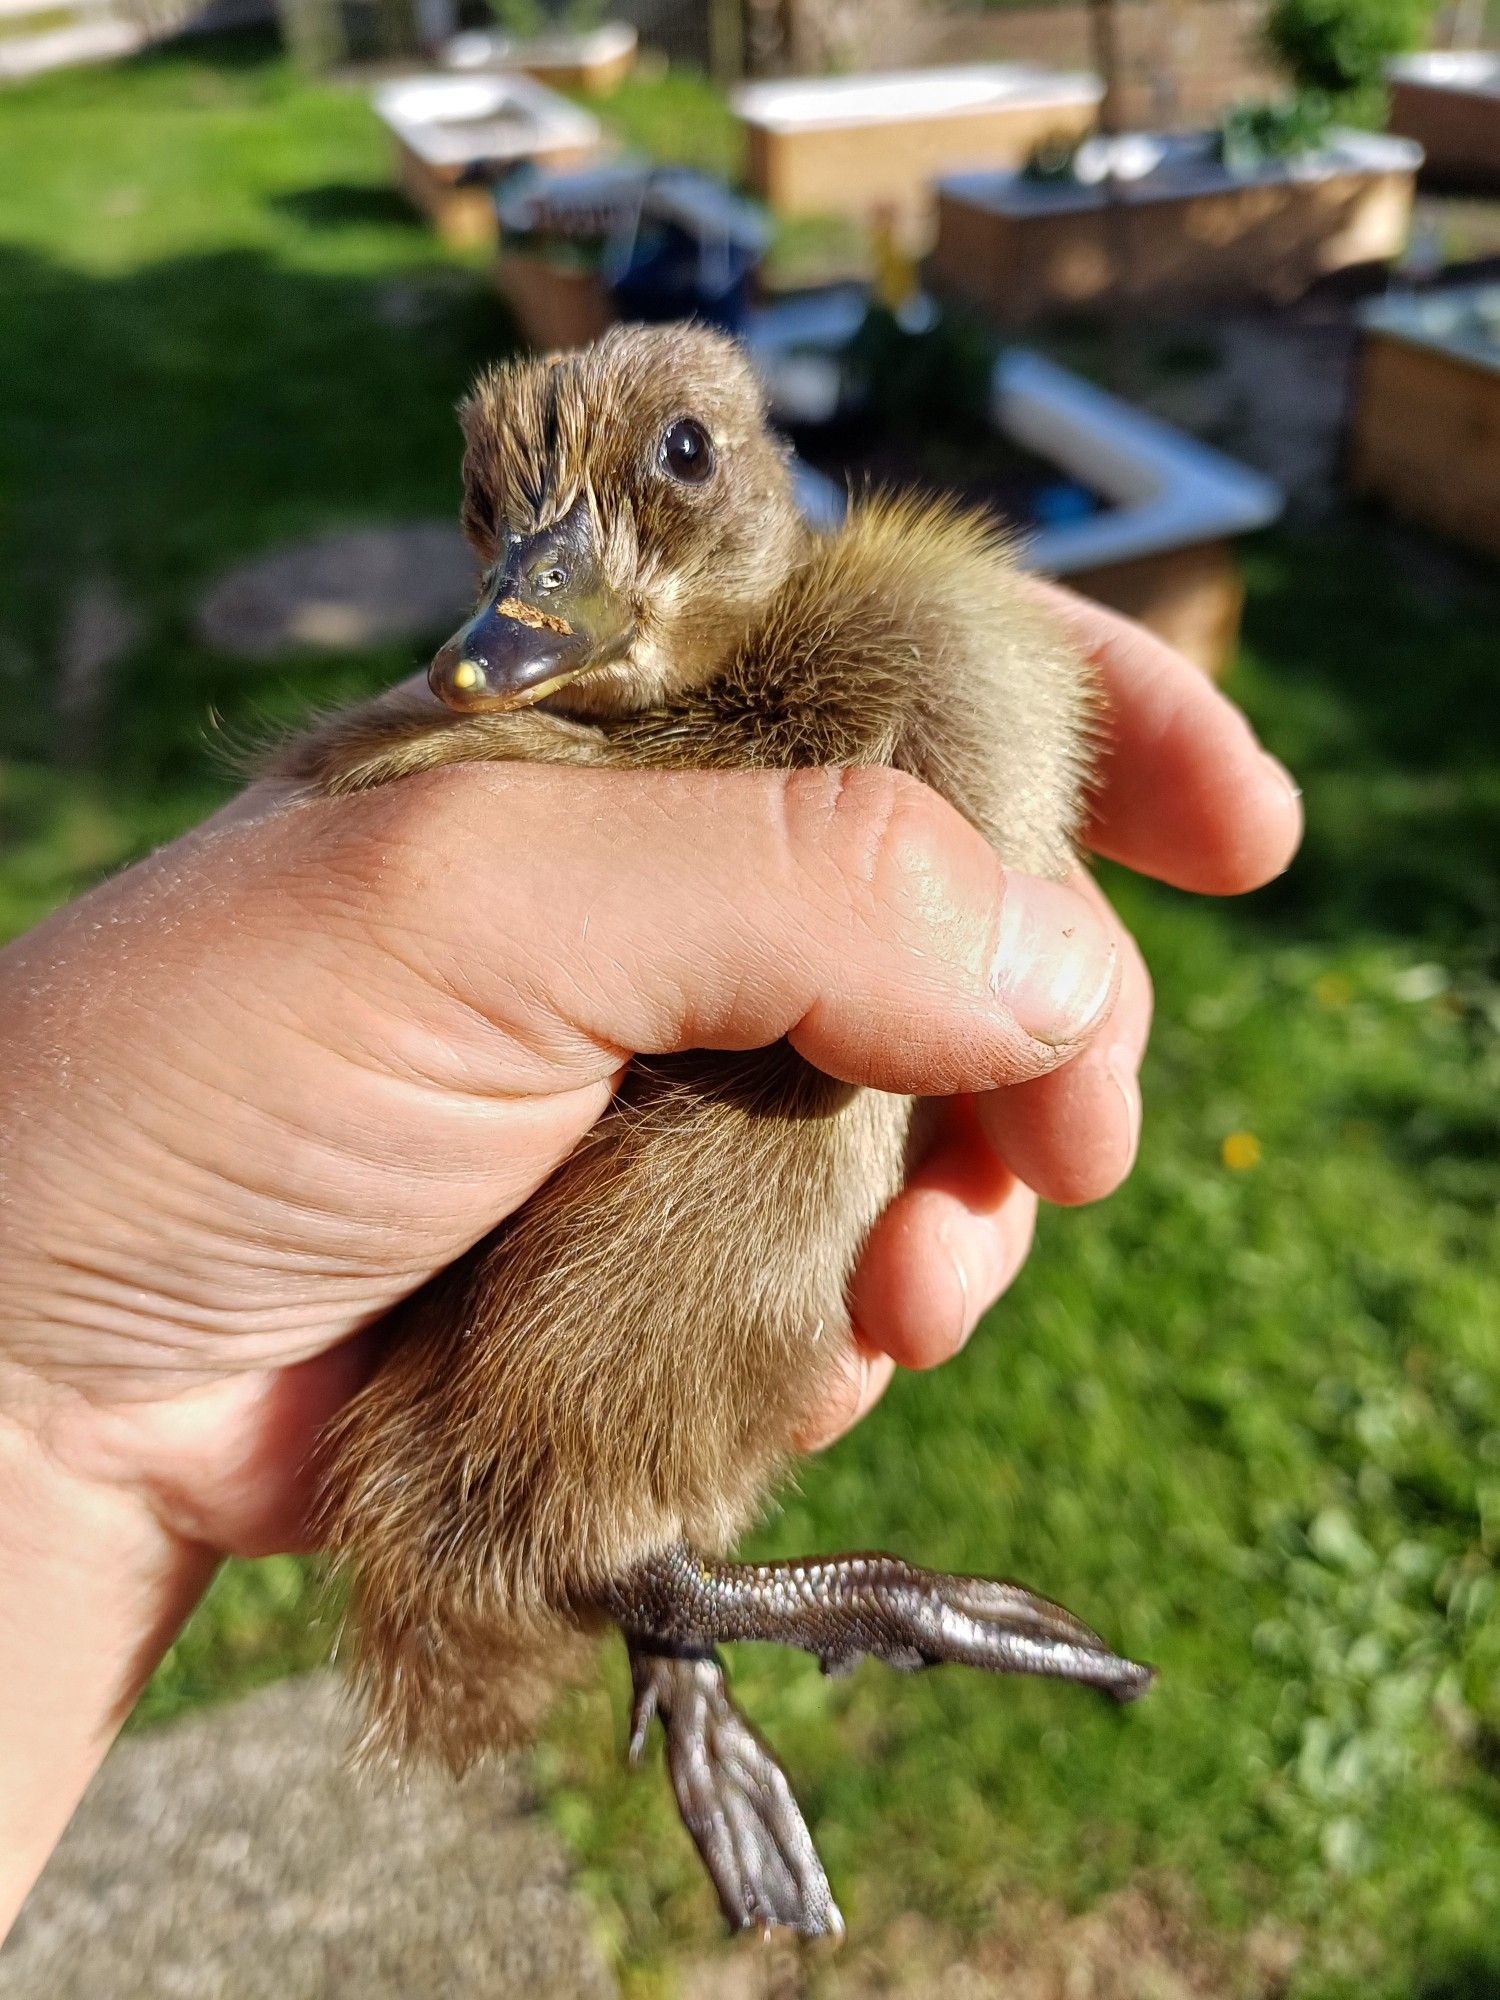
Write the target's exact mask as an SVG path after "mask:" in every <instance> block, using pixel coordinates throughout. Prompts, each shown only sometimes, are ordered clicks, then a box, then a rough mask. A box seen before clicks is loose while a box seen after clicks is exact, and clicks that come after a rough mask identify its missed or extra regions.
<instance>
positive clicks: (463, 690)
mask: <svg viewBox="0 0 1500 2000" xmlns="http://www.w3.org/2000/svg"><path fill="white" fill-rule="evenodd" d="M483 678H484V674H483V671H482V669H481V668H479V667H477V666H476V665H475V664H474V662H473V661H472V660H460V661H459V663H458V665H457V666H456V667H455V668H454V669H453V685H454V686H455V687H456V688H457V689H458V691H459V693H460V694H467V693H468V692H469V690H470V688H477V687H478V685H479V683H480V682H481V680H483Z"/></svg>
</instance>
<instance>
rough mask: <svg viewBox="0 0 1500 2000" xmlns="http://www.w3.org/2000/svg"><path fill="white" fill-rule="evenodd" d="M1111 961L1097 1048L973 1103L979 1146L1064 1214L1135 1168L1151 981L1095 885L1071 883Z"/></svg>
mask: <svg viewBox="0 0 1500 2000" xmlns="http://www.w3.org/2000/svg"><path fill="white" fill-rule="evenodd" d="M1078 886H1079V888H1080V890H1081V891H1082V892H1083V893H1084V894H1086V895H1088V896H1089V898H1090V900H1091V901H1092V902H1093V903H1094V905H1095V908H1096V909H1097V911H1098V912H1099V915H1100V918H1101V920H1102V921H1104V922H1106V923H1108V924H1109V925H1110V926H1111V928H1112V930H1113V932H1114V936H1115V941H1116V945H1117V948H1118V951H1119V956H1120V968H1121V970H1120V993H1119V998H1118V999H1117V1001H1116V1002H1115V1006H1114V1008H1113V1010H1112V1012H1111V1014H1110V1017H1109V1024H1108V1027H1107V1028H1106V1030H1105V1031H1104V1033H1103V1034H1102V1035H1101V1036H1100V1037H1099V1040H1098V1041H1097V1042H1094V1043H1091V1044H1090V1046H1089V1047H1088V1048H1086V1049H1084V1050H1082V1051H1081V1052H1080V1054H1078V1055H1077V1056H1075V1057H1074V1059H1073V1061H1071V1062H1070V1063H1067V1064H1066V1065H1065V1066H1064V1067H1063V1068H1061V1069H1058V1070H1054V1071H1053V1072H1052V1074H1051V1075H1050V1076H1044V1077H1036V1078H1033V1079H1031V1080H1029V1081H1027V1082H1023V1083H1018V1084H1016V1085H1014V1086H1013V1087H1012V1088H1010V1089H1007V1090H996V1091H991V1092H989V1093H987V1094H986V1095H985V1096H984V1097H982V1098H979V1099H977V1100H976V1101H975V1111H976V1115H977V1117H978V1120H979V1123H980V1125H981V1127H982V1129H983V1131H984V1134H985V1136H986V1138H987V1139H988V1141H989V1143H990V1144H991V1145H992V1146H993V1147H994V1149H995V1151H996V1153H997V1154H998V1155H999V1157H1000V1158H1001V1159H1002V1160H1003V1161H1004V1162H1005V1164H1006V1166H1008V1167H1009V1168H1010V1170H1011V1172H1012V1173H1014V1174H1016V1175H1017V1176H1019V1178H1020V1179H1021V1180H1023V1181H1024V1182H1025V1183H1026V1185H1027V1186H1028V1187H1030V1188H1033V1189H1034V1190H1035V1191H1036V1193H1037V1194H1039V1195H1040V1196H1041V1197H1042V1199H1043V1200H1044V1201H1051V1202H1059V1203H1063V1204H1066V1205H1069V1206H1072V1205H1075V1204H1077V1203H1079V1202H1086V1201H1099V1200H1102V1199H1103V1197H1104V1196H1105V1195H1108V1194H1112V1193H1113V1192H1114V1190H1115V1189H1116V1188H1117V1187H1118V1186H1119V1185H1120V1183H1121V1181H1123V1180H1124V1179H1125V1176H1126V1175H1127V1174H1128V1173H1129V1172H1130V1169H1131V1167H1132V1166H1133V1165H1134V1164H1135V1155H1136V1148H1137V1147H1138V1145H1139V1143H1140V1136H1141V1092H1140V1084H1139V1081H1138V1072H1139V1070H1140V1066H1141V1058H1142V1057H1143V1055H1144V1054H1145V1050H1146V1040H1147V1037H1148V1035H1149V1034H1150V1031H1151V1011H1152V994H1151V976H1150V974H1149V973H1148V972H1147V970H1146V965H1145V961H1144V960H1143V959H1142V957H1141V954H1140V952H1139V951H1138V950H1137V948H1136V945H1135V941H1134V939H1133V938H1132V937H1131V936H1130V935H1129V933H1128V932H1127V931H1126V930H1125V929H1124V927H1123V926H1122V925H1120V923H1119V922H1118V920H1117V919H1116V918H1115V916H1114V914H1113V912H1112V911H1111V910H1110V907H1109V904H1108V902H1107V900H1106V899H1105V897H1104V895H1103V894H1102V892H1101V891H1100V890H1099V889H1098V887H1097V886H1096V885H1095V884H1094V883H1092V882H1088V881H1086V880H1085V878H1083V877H1082V876H1080V878H1079V885H1078Z"/></svg>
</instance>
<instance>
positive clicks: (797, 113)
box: [733, 63, 1102, 238]
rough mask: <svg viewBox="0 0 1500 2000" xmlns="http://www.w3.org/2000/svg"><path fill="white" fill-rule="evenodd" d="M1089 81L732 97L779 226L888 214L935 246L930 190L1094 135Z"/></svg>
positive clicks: (878, 86)
mask: <svg viewBox="0 0 1500 2000" xmlns="http://www.w3.org/2000/svg"><path fill="white" fill-rule="evenodd" d="M1101 96H1102V91H1101V88H1100V85H1099V83H1098V81H1097V79H1096V78H1094V77H1092V76H1089V75H1087V74H1085V73H1083V72H1069V71H1064V70H1050V69H1045V68H1042V67H1041V66H1040V65H1037V64H1029V63H986V64H976V65H973V66H971V67H966V68H957V69H934V70H911V71H904V72H896V73H893V74H892V75H889V76H885V75H870V76H846V77H808V78H800V79H796V80H793V81H789V82H779V83H756V84H747V85H745V86H743V87H742V88H740V89H739V90H737V91H736V92H735V93H734V99H733V102H734V107H735V110H736V111H737V112H738V114H739V116H740V119H741V121H742V123H743V125H744V128H745V142H746V153H747V177H748V182H749V186H750V188H751V189H752V191H753V192H754V193H755V194H757V195H758V196H759V197H760V198H761V200H762V201H764V202H766V203H767V205H768V206H769V207H771V208H772V209H774V210H775V211H776V213H777V214H778V215H851V216H855V217H857V218H859V219H862V220H867V219H869V217H870V216H871V215H872V213H873V212H874V211H876V210H878V209H881V208H888V209H893V210H894V211H895V213H896V219H897V222H898V224H899V225H900V227H901V228H902V229H903V230H904V231H906V232H907V233H908V234H911V235H915V236H917V237H919V238H920V237H921V236H922V235H923V233H924V232H925V233H926V234H929V235H930V231H931V224H932V215H933V195H932V184H933V182H934V181H935V180H936V179H937V178H938V177H939V176H940V175H942V174H945V173H950V172H953V171H955V170H957V169H960V168H963V167H969V166H1015V165H1019V164H1020V163H1021V162H1022V161H1024V160H1025V159H1027V158H1028V157H1029V155H1030V153H1031V152H1032V150H1033V148H1034V147H1035V146H1037V145H1038V144H1039V143H1040V142H1041V141H1043V140H1052V139H1056V140H1059V141H1061V142H1063V143H1067V142H1069V141H1071V140H1073V139H1077V138H1081V137H1082V136H1083V134H1085V133H1086V132H1090V131H1092V130H1093V127H1094V125H1095V123H1096V121H1097V119H1098V115H1099V102H1100V98H1101Z"/></svg>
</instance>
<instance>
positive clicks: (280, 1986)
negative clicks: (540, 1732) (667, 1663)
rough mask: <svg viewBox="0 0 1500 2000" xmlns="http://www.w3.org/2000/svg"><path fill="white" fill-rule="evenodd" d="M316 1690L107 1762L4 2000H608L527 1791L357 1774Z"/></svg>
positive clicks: (131, 1743)
mask: <svg viewBox="0 0 1500 2000" xmlns="http://www.w3.org/2000/svg"><path fill="white" fill-rule="evenodd" d="M348 1740H349V1726H348V1722H347V1718H346V1716H345V1714H344V1712H343V1709H342V1705H341V1700H340V1695H339V1690H338V1686H337V1683H336V1682H335V1681H334V1680H333V1679H332V1677H331V1676H327V1675H317V1676H313V1677H311V1678H308V1679H301V1680H294V1681H288V1682H285V1683H283V1684H281V1685H280V1686H278V1687H275V1688H271V1689H268V1690H266V1691H265V1692H263V1693H261V1694H257V1695H253V1696H251V1697H249V1698H248V1699H246V1700H243V1701H239V1702H235V1703H232V1704H229V1705H227V1706H225V1707H223V1708H217V1709H212V1710H209V1711H207V1712H206V1713H203V1714H201V1715H197V1716H193V1717H191V1718H189V1719H188V1720H186V1721H184V1722H179V1723H175V1724H172V1725H169V1726H168V1727H165V1728H162V1729H159V1730H153V1731H150V1732H145V1733H142V1734H141V1735H138V1736H133V1737H130V1738H128V1739H127V1740H126V1741H124V1742H123V1743H121V1744H119V1745H118V1746H117V1747H116V1749H115V1750H114V1752H113V1753H112V1755H111V1756H110V1757H109V1759H108V1761H107V1762H106V1764H105V1766H104V1769H103V1770H102V1771H101V1772H100V1773H99V1776H98V1778H97V1779H96V1780H95V1782H94V1784H93V1786H92V1788H91V1789H90V1791H89V1794H88V1797H87V1798H86V1799H85V1801H84V1803H83V1805H82V1807H81V1808H80V1810H79V1812H78V1814H77V1816H76V1818H75V1820H74V1822H73V1825H72V1826H71V1827H70V1828H69V1830H68V1833H67V1835H66V1837H65V1838H64V1840H63V1843H62V1845H61V1846H60V1847H59V1849H58V1851H57V1853H56V1854H55V1855H54V1856H53V1858H52V1861H51V1863H50V1864H49V1866H48V1868H47V1870H46V1872H45V1874H44V1875H43V1877H42V1879H41V1881H40V1882H39V1883H38V1884H37V1886H36V1888H35V1889H34V1890H33V1892H32V1894H31V1897H30V1900H29V1901H28V1902H27V1904H26V1907H25V1909H24V1910H23V1912H22V1914H21V1917H20V1919H19V1921H18V1922H17V1925H16V1928H15V1930H14V1932H13V1933H12V1935H11V1938H10V1941H9V1943H8V1944H7V1945H6V1947H5V1949H4V1950H3V1951H0V2000H476V1996H481V1995H482V1996H484V2000H509V1996H512V1995H525V1996H526V2000H611V1996H613V1995H614V1994H615V1992H616V1988H615V1985H614V1982H613V1980H612V1978H611V1977H610V1975H609V1973H608V1972H607V1970H606V1968H605V1966H604V1963H603V1961H602V1960H601V1958H600V1956H599V1954H598V1952H597V1951H596V1950H595V1949H594V1947H593V1944H592V1942H591V1940H590V1938H589V1933H588V1925H587V1919H586V1915H585V1912H584V1910H583V1907H582V1905H581V1903H580V1902H579V1901H578V1899H577V1897H576V1895H575V1894H574V1892H573V1890H572V1887H571V1885H570V1882H569V1877H568V1868H567V1862H566V1860H565V1857H564V1855H563V1853H562V1850H561V1848H560V1847H559V1845H558V1842H557V1840H556V1837H555V1836H554V1834H553V1833H552V1831H551V1829H550V1828H549V1827H548V1826H547V1825H546V1823H545V1821H544V1820H542V1819H541V1818H540V1816H539V1815H538V1813H537V1810H536V1806H535V1800H534V1797H533V1795H532V1793H531V1791H530V1789H529V1786H528V1783H527V1779H526V1775H525V1771H524V1768H523V1767H518V1766H497V1767H495V1768H493V1769H485V1770H482V1771H479V1772H476V1773H475V1774H473V1775H472V1776H471V1777H470V1778H468V1779H466V1780H465V1781H464V1782H463V1783H462V1784H457V1785H455V1784H453V1783H451V1782H450V1781H448V1780H446V1779H442V1778H439V1777H437V1776H430V1777H428V1776H423V1777H421V1778H418V1779H415V1780H413V1781H412V1782H411V1783H410V1784H408V1785H406V1786H404V1787H403V1786H401V1785H399V1784H397V1783H396V1782H394V1781H391V1780H386V1779H379V1778H369V1777H364V1776H360V1775H357V1774H355V1773H352V1772H351V1771H350V1770H349V1769H348V1767H347V1764H346V1762H345V1754H344V1753H345V1746H346V1745H347V1743H348Z"/></svg>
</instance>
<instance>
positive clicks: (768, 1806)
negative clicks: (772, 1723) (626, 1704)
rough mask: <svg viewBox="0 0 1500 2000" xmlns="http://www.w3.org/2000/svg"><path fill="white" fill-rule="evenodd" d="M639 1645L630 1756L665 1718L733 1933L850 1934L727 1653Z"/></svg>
mask: <svg viewBox="0 0 1500 2000" xmlns="http://www.w3.org/2000/svg"><path fill="white" fill-rule="evenodd" d="M629 1643H630V1673H631V1679H632V1681H633V1683H634V1688H635V1701H634V1705H633V1709H632V1713H631V1730H630V1761H631V1763H632V1764H634V1763H636V1762H637V1761H638V1760H639V1758H640V1754H641V1751H642V1750H643V1749H644V1747H645V1743H646V1732H647V1730H648V1729H649V1728H650V1727H651V1722H652V1718H653V1717H659V1718H660V1721H661V1725H662V1729H663V1731H664V1733H665V1735H666V1739H667V1769H668V1771H669V1773H670V1774H671V1779H672V1790H673V1791H674V1792H675V1793H676V1795H677V1810H678V1811H679V1813H681V1815H682V1823H683V1825H684V1826H685V1827H686V1828H687V1830H688V1832H689V1833H690V1834H691V1835H692V1838H693V1844H694V1846H695V1847H696V1848H697V1850H698V1853H699V1855H700V1856H701V1857H702V1860H703V1865H704V1867H705V1868H707V1870H708V1872H709V1875H710V1876H711V1878H712V1880H713V1885H714V1888H715V1889H716V1890H717V1891H718V1897H719V1908H720V1909H721V1910H722V1911H723V1912H724V1917H725V1920H726V1922H727V1923H728V1924H729V1925H730V1927H731V1929H733V1930H751V1929H759V1930H771V1929H775V1928H778V1927H780V1928H784V1929H787V1930H792V1931H798V1932H800V1933H801V1934H802V1936H803V1937H828V1936H832V1937H842V1936H843V1934H844V1920H843V1918H842V1917H841V1916H840V1915H839V1909H838V1905H837V1904H836V1903H835V1902H834V1900H833V1891H832V1890H831V1889H830V1888H829V1886H828V1877H827V1876H826V1875H825V1874H824V1873H823V1864H822V1862H821V1861H820V1860H819V1859H818V1851H817V1849H816V1848H815V1847H814V1846H813V1841H812V1835H811V1834H810V1833H809V1832H808V1830H807V1822H806V1821H805V1820H804V1819H803V1817H802V1810H801V1808H800V1807H799V1806H798V1804H797V1801H796V1799H795V1798H794V1797H793V1796H792V1788H791V1786H790V1785H789V1784H788V1783H787V1780H786V1773H785V1772H784V1771H783V1770H782V1768H781V1766H780V1765H779V1764H778V1763H777V1761H776V1759H775V1757H774V1756H773V1755H772V1753H771V1751H770V1749H769V1748H768V1747H767V1745H766V1743H765V1742H764V1740H763V1739H762V1738H761V1737H760V1736H759V1735H758V1734H757V1732H756V1731H755V1730H754V1729H753V1728H752V1727H751V1725H750V1724H749V1723H748V1722H747V1721H746V1720H745V1717H744V1716H743V1715H742V1714H741V1713H740V1711H739V1710H738V1709H737V1708H736V1707H735V1705H734V1703H733V1702H732V1701H731V1700H730V1698H729V1690H728V1688H727V1686H726V1685H725V1681H724V1668H723V1665H722V1663H721V1661H720V1660H719V1657H718V1655H717V1654H716V1653H712V1652H707V1653H687V1652H682V1653H666V1652H652V1651H650V1650H648V1649H647V1648H646V1647H644V1646H640V1645H637V1644H636V1643H635V1642H634V1641H633V1640H632V1641H630V1642H629Z"/></svg>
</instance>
